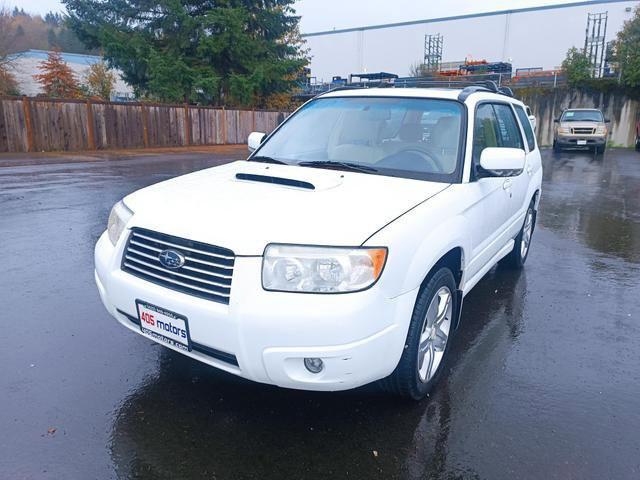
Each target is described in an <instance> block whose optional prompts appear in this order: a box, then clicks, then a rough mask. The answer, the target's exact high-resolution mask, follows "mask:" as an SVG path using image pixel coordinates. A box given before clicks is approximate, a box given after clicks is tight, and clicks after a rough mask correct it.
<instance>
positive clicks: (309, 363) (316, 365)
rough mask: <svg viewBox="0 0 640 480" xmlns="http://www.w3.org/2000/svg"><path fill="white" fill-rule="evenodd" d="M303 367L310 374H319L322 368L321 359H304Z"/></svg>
mask: <svg viewBox="0 0 640 480" xmlns="http://www.w3.org/2000/svg"><path fill="white" fill-rule="evenodd" d="M304 367H305V368H306V369H307V370H309V371H310V372H311V373H320V372H321V371H322V369H323V368H324V362H323V361H322V359H321V358H305V359H304Z"/></svg>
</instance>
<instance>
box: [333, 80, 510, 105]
mask: <svg viewBox="0 0 640 480" xmlns="http://www.w3.org/2000/svg"><path fill="white" fill-rule="evenodd" d="M374 87H375V88H451V89H461V90H462V91H461V92H460V94H459V95H458V100H460V101H461V102H464V101H465V100H466V99H467V98H468V97H469V95H471V94H473V93H476V92H489V93H497V94H499V95H506V96H509V97H513V96H514V95H513V91H512V90H511V89H510V88H509V87H498V85H497V84H496V82H494V81H493V80H480V81H475V82H474V81H465V80H431V79H425V78H400V79H397V80H396V81H395V82H393V83H391V82H364V83H359V84H352V85H346V86H339V87H335V88H332V89H329V90H328V91H326V92H322V93H321V95H323V94H325V93H330V92H337V91H342V90H358V89H364V88H374Z"/></svg>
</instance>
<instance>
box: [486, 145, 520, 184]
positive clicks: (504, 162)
mask: <svg viewBox="0 0 640 480" xmlns="http://www.w3.org/2000/svg"><path fill="white" fill-rule="evenodd" d="M524 163H525V153H524V150H520V149H519V148H493V147H491V148H485V149H484V150H483V151H482V154H481V155H480V172H479V173H480V175H479V176H480V177H514V176H516V175H519V174H520V173H521V172H522V170H523V169H524Z"/></svg>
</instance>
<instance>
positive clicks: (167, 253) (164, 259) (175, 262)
mask: <svg viewBox="0 0 640 480" xmlns="http://www.w3.org/2000/svg"><path fill="white" fill-rule="evenodd" d="M158 260H160V263H161V264H162V266H163V267H165V268H169V269H171V270H176V269H178V268H180V267H181V266H183V265H184V261H185V258H184V255H183V254H181V253H180V252H178V251H176V250H163V251H162V252H160V255H158Z"/></svg>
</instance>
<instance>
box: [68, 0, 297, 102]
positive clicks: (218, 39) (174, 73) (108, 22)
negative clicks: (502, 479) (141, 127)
mask: <svg viewBox="0 0 640 480" xmlns="http://www.w3.org/2000/svg"><path fill="white" fill-rule="evenodd" d="M293 3H294V0H205V1H202V0H159V1H156V2H149V1H147V0H112V1H109V2H105V1H103V0H65V5H66V7H67V10H68V11H69V14H70V18H69V24H70V25H71V26H72V28H73V30H74V32H75V33H76V34H77V35H78V36H79V37H80V38H81V40H83V41H84V42H85V44H86V45H87V46H88V47H89V48H100V49H102V50H103V51H104V56H105V58H106V59H107V60H108V62H109V64H110V65H112V66H114V67H117V68H118V69H120V70H121V71H122V72H123V75H122V76H123V79H124V80H125V81H126V82H127V83H129V84H130V85H131V86H133V87H134V89H135V90H136V93H137V94H138V95H141V96H148V97H153V98H157V99H160V100H164V101H174V102H175V101H180V102H189V101H190V102H201V103H205V104H228V105H244V106H261V105H264V103H265V101H266V99H267V98H269V97H270V96H271V95H273V94H277V93H281V92H287V91H290V90H291V89H292V88H293V86H294V85H295V83H296V78H297V73H298V72H299V71H300V70H301V69H302V68H303V67H304V66H305V65H306V64H307V59H306V54H305V51H304V49H303V45H302V44H301V42H300V41H299V40H296V41H292V40H291V39H295V38H297V37H296V33H297V32H298V21H299V17H297V16H295V11H294V10H293V8H292V6H291V5H292V4H293Z"/></svg>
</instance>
